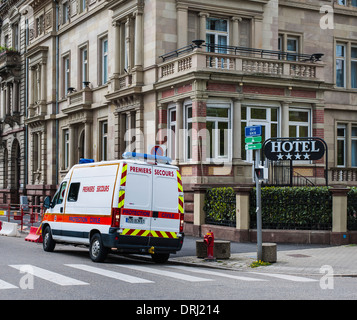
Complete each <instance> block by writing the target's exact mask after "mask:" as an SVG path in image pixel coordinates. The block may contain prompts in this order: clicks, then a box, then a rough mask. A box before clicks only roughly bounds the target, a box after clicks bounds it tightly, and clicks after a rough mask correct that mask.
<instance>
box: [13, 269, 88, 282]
mask: <svg viewBox="0 0 357 320" xmlns="http://www.w3.org/2000/svg"><path fill="white" fill-rule="evenodd" d="M10 267H12V268H15V269H17V270H19V271H20V272H23V273H28V274H32V275H34V276H35V277H38V278H41V279H43V280H47V281H50V282H53V283H55V284H58V285H60V286H77V285H86V284H89V283H87V282H83V281H80V280H76V279H73V278H70V277H67V276H64V275H62V274H59V273H56V272H53V271H49V270H46V269H42V268H39V267H36V266H33V265H29V264H18V265H10Z"/></svg>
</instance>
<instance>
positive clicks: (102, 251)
mask: <svg viewBox="0 0 357 320" xmlns="http://www.w3.org/2000/svg"><path fill="white" fill-rule="evenodd" d="M108 252H109V250H108V248H106V247H104V245H103V241H102V237H101V235H100V234H99V233H95V234H94V235H93V236H92V237H91V239H90V246H89V256H90V258H91V259H92V261H93V262H103V261H104V260H105V258H106V257H107V254H108Z"/></svg>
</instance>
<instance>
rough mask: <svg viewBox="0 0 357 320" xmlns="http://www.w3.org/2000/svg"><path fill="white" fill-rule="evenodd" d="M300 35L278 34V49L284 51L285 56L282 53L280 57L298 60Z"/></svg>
mask: <svg viewBox="0 0 357 320" xmlns="http://www.w3.org/2000/svg"><path fill="white" fill-rule="evenodd" d="M300 38H301V37H300V36H298V35H291V34H286V33H281V34H279V37H278V50H279V51H282V52H286V53H287V54H286V56H285V55H282V56H281V57H280V58H283V59H286V60H290V61H295V60H298V54H299V52H300Z"/></svg>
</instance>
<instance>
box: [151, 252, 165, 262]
mask: <svg viewBox="0 0 357 320" xmlns="http://www.w3.org/2000/svg"><path fill="white" fill-rule="evenodd" d="M169 258H170V254H169V253H154V254H152V255H151V259H152V261H154V262H155V263H165V262H167V260H169Z"/></svg>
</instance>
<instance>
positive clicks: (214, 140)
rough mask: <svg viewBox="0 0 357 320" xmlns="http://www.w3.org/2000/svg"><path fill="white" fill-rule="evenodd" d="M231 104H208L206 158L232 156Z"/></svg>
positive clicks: (222, 158)
mask: <svg viewBox="0 0 357 320" xmlns="http://www.w3.org/2000/svg"><path fill="white" fill-rule="evenodd" d="M230 122H231V106H230V105H226V104H212V105H207V116H206V128H207V135H209V136H208V137H207V136H206V158H207V160H208V159H216V160H218V159H219V160H228V159H229V158H230V157H231V137H230V129H231V123H230Z"/></svg>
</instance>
